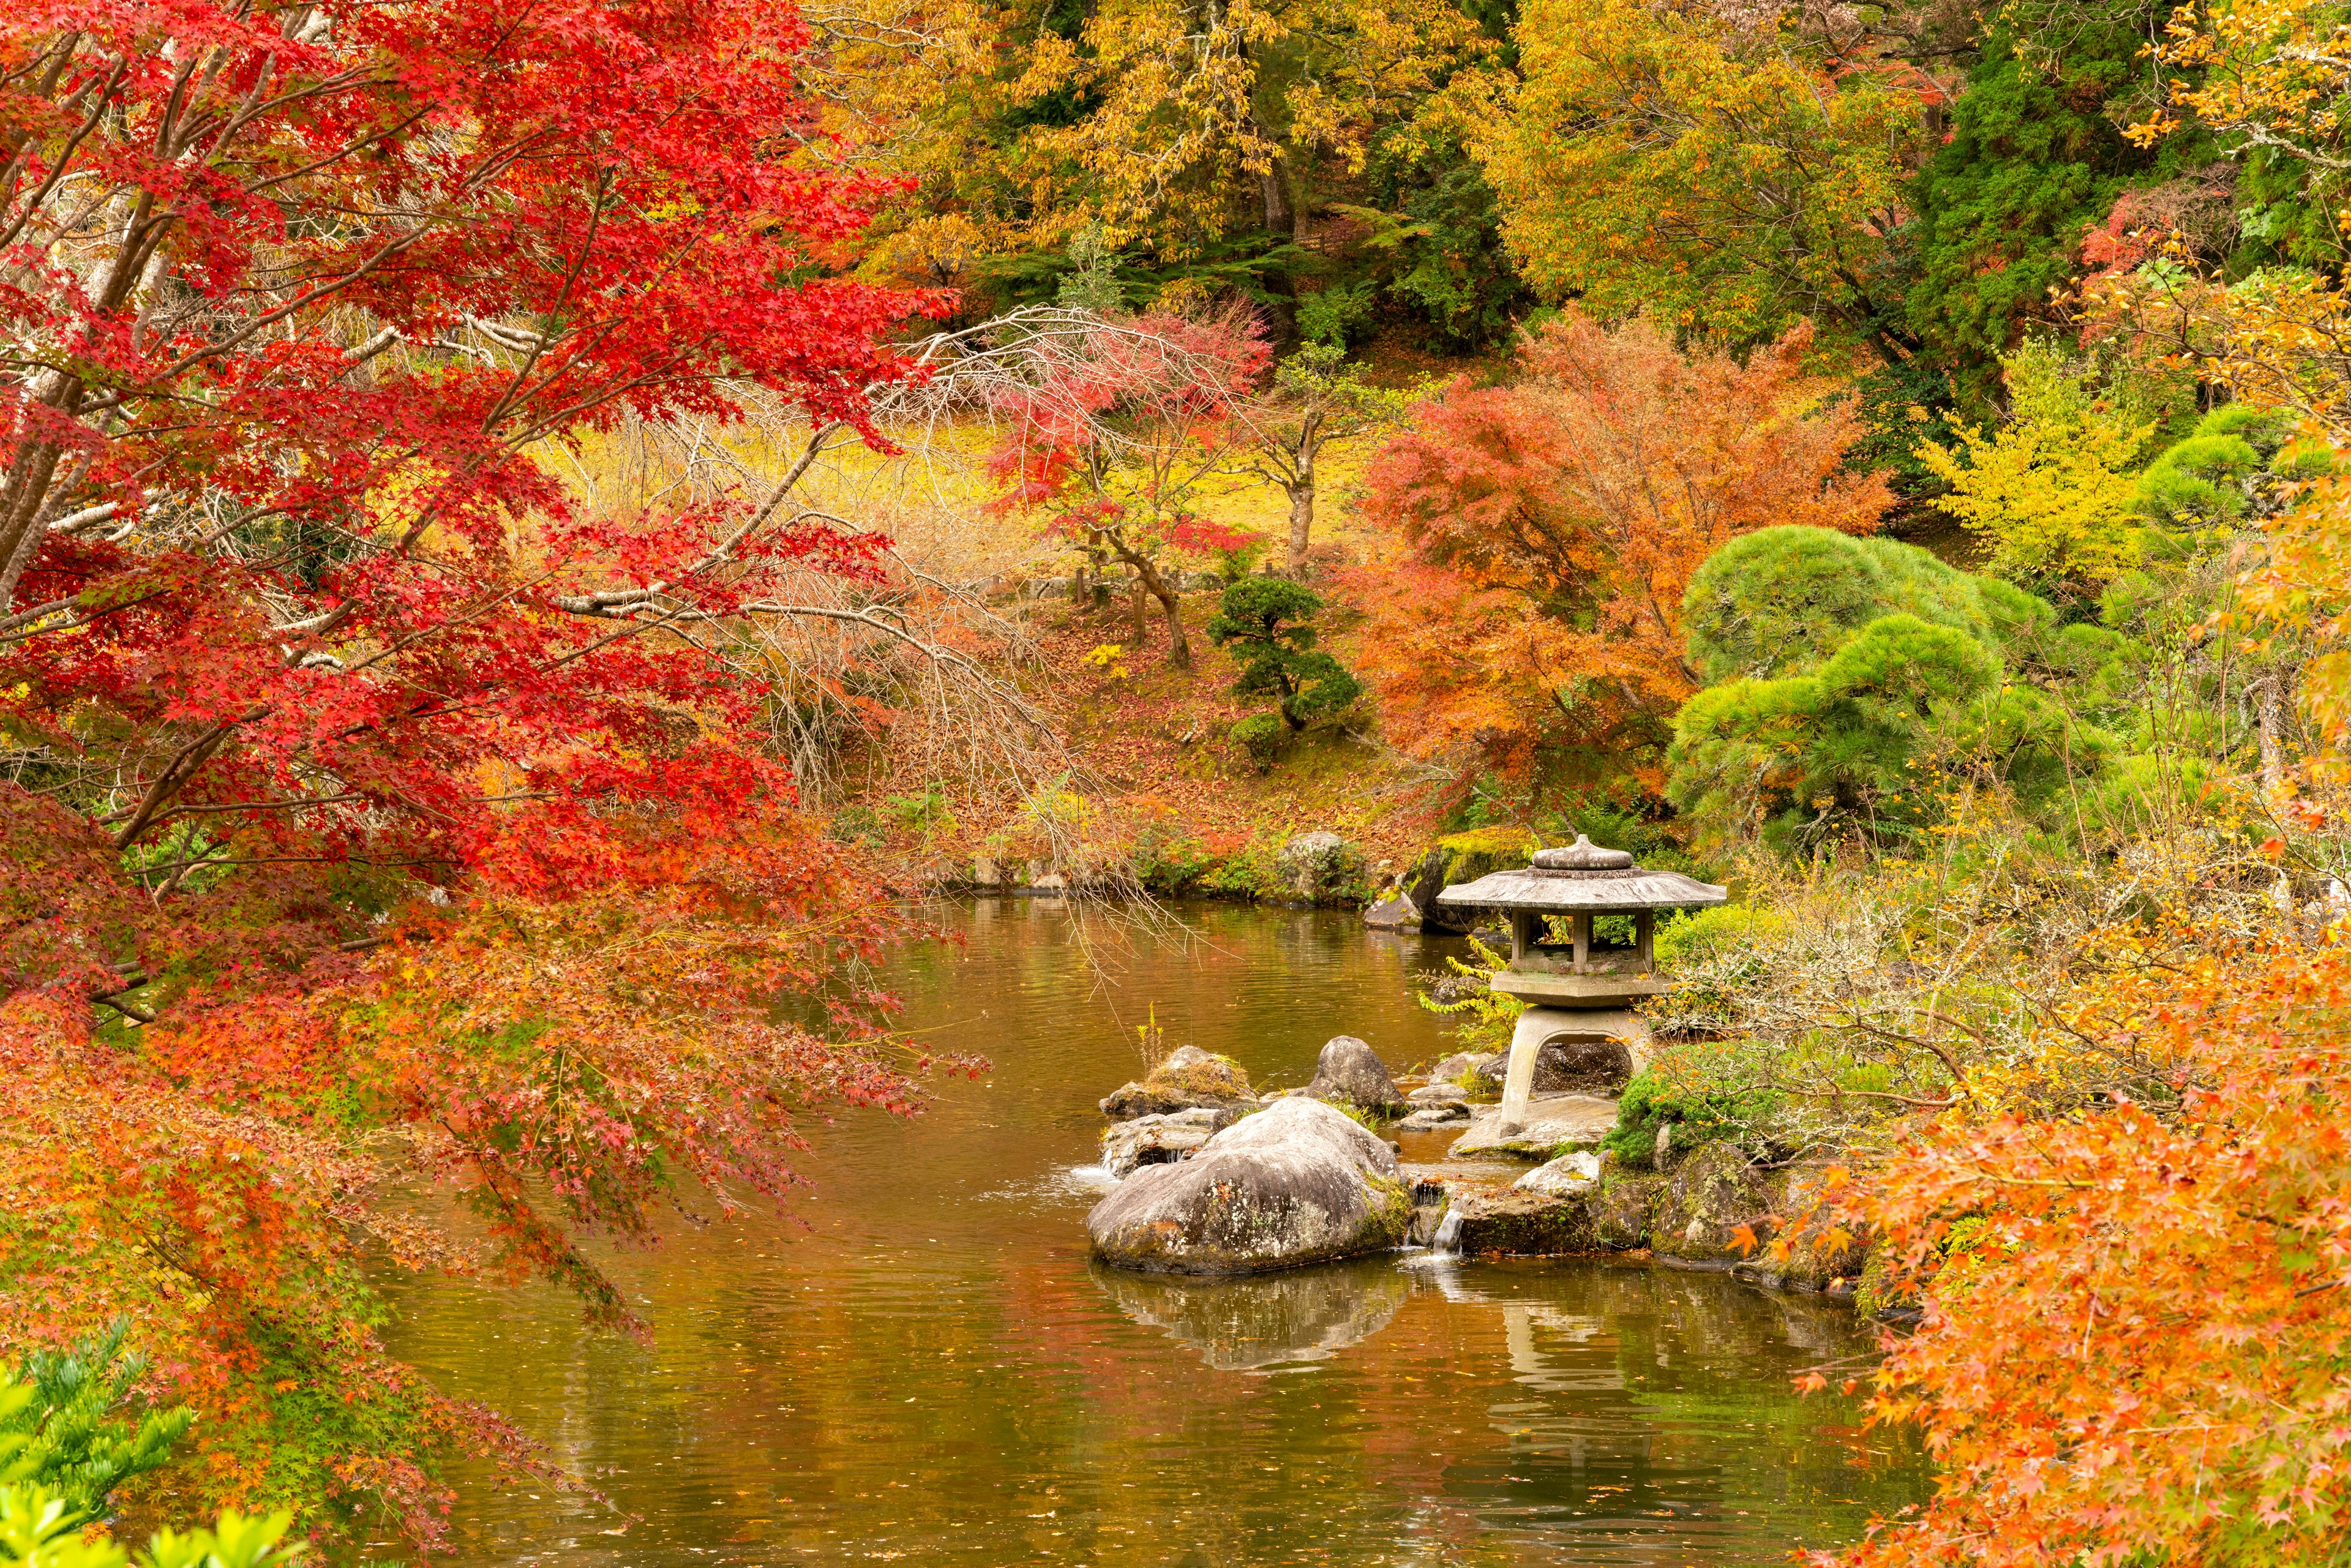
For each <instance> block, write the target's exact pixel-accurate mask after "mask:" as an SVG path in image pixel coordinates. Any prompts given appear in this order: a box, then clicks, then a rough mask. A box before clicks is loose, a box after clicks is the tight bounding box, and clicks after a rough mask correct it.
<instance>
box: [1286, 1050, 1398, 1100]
mask: <svg viewBox="0 0 2351 1568" xmlns="http://www.w3.org/2000/svg"><path fill="white" fill-rule="evenodd" d="M1306 1092H1307V1093H1309V1094H1311V1095H1312V1096H1313V1097H1314V1098H1315V1099H1317V1100H1327V1101H1344V1102H1345V1103H1347V1104H1350V1105H1358V1106H1361V1107H1363V1108H1364V1110H1367V1111H1376V1110H1382V1109H1384V1108H1385V1107H1387V1106H1390V1105H1401V1104H1402V1103H1404V1096H1403V1095H1401V1094H1399V1093H1397V1092H1396V1086H1395V1079H1393V1078H1390V1077H1389V1076H1388V1070H1387V1065H1386V1064H1385V1063H1384V1062H1383V1061H1380V1059H1379V1056H1378V1054H1377V1053H1376V1052H1374V1051H1373V1050H1372V1048H1371V1047H1370V1046H1368V1045H1366V1044H1364V1042H1363V1041H1362V1040H1357V1039H1356V1038H1355V1037H1354V1036H1353V1035H1352V1034H1343V1035H1338V1036H1336V1037H1334V1038H1333V1039H1332V1040H1331V1041H1330V1042H1329V1043H1327V1044H1326V1045H1324V1046H1323V1047H1322V1055H1320V1056H1318V1057H1316V1058H1315V1059H1314V1082H1311V1083H1309V1084H1308V1085H1307V1086H1306Z"/></svg>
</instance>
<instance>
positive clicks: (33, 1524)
mask: <svg viewBox="0 0 2351 1568" xmlns="http://www.w3.org/2000/svg"><path fill="white" fill-rule="evenodd" d="M293 1522H294V1516H293V1515H292V1514H291V1513H288V1512H286V1511H282V1510H281V1511H278V1512H277V1513H273V1514H269V1515H267V1516H266V1517H263V1516H258V1515H256V1516H254V1517H251V1518H248V1517H246V1515H244V1514H241V1513H239V1512H237V1511H236V1510H235V1509H229V1510H227V1511H225V1512H223V1513H222V1514H221V1516H220V1519H219V1520H218V1521H216V1522H215V1523H214V1526H213V1528H212V1529H210V1530H192V1531H187V1532H186V1533H185V1534H182V1533H180V1532H179V1531H172V1530H160V1531H156V1532H155V1536H154V1539H152V1541H150V1542H148V1543H147V1549H146V1550H145V1551H143V1552H140V1553H139V1554H138V1556H137V1557H136V1558H133V1557H132V1556H131V1554H130V1553H129V1552H125V1551H123V1549H122V1548H121V1547H120V1546H118V1545H116V1544H115V1543H114V1542H112V1541H111V1540H109V1539H107V1538H106V1537H105V1536H103V1535H100V1536H98V1537H96V1538H91V1537H89V1536H88V1535H86V1534H85V1533H83V1532H82V1531H79V1530H78V1529H77V1528H76V1523H75V1518H74V1514H73V1511H72V1509H71V1508H70V1507H69V1506H68V1504H67V1501H66V1500H65V1499H64V1498H62V1497H59V1496H57V1494H56V1493H54V1492H52V1491H50V1490H47V1488H44V1487H38V1486H0V1568H127V1565H128V1564H130V1563H133V1562H135V1563H137V1564H138V1565H139V1568H272V1565H273V1564H279V1563H291V1562H292V1561H294V1559H295V1558H296V1557H298V1556H299V1555H300V1554H301V1553H302V1552H303V1551H304V1550H305V1548H304V1545H303V1543H302V1542H298V1541H293V1542H287V1541H286V1539H285V1537H286V1531H287V1527H289V1526H290V1525H291V1524H292V1523H293ZM280 1542H284V1544H282V1545H281V1544H280Z"/></svg>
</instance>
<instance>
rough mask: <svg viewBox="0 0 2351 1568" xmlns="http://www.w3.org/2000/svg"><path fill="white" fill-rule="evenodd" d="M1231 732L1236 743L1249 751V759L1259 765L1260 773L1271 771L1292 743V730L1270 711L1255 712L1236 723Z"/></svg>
mask: <svg viewBox="0 0 2351 1568" xmlns="http://www.w3.org/2000/svg"><path fill="white" fill-rule="evenodd" d="M1229 733H1230V734H1231V736H1232V737H1233V740H1234V743H1235V744H1237V745H1238V746H1239V747H1240V748H1241V749H1242V750H1244V751H1246V752H1248V753H1249V760H1250V761H1251V762H1253V763H1255V764H1256V765H1257V770H1258V771H1259V773H1270V772H1271V771H1272V770H1273V765H1274V764H1275V763H1276V762H1278V761H1280V759H1281V753H1282V751H1283V749H1284V748H1285V747H1288V746H1289V745H1290V731H1289V730H1288V729H1287V728H1286V727H1284V726H1283V725H1282V722H1281V720H1280V719H1279V718H1277V717H1275V716H1273V715H1272V714H1270V713H1253V714H1251V715H1249V717H1247V718H1245V719H1242V720H1241V721H1240V722H1239V723H1238V724H1236V725H1234V726H1233V727H1232V729H1231V730H1230V732H1229Z"/></svg>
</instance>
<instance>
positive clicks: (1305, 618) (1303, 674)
mask: <svg viewBox="0 0 2351 1568" xmlns="http://www.w3.org/2000/svg"><path fill="white" fill-rule="evenodd" d="M1321 613H1322V596H1321V595H1320V594H1317V593H1316V592H1314V591H1312V590H1311V589H1308V588H1301V587H1300V586H1299V585H1298V584H1297V583H1294V582H1290V581H1288V580H1284V579H1281V578H1278V577H1251V578H1246V579H1243V580H1241V581H1239V582H1236V583H1234V584H1233V585H1232V586H1231V587H1230V588H1228V589H1226V590H1225V594H1224V598H1223V599H1222V600H1220V601H1218V602H1217V613H1216V614H1215V616H1214V617H1212V618H1211V619H1210V620H1209V622H1208V624H1207V633H1208V637H1209V640H1210V641H1212V642H1214V643H1218V644H1226V643H1229V644H1231V645H1232V647H1233V653H1234V656H1235V657H1236V658H1238V659H1239V660H1240V662H1241V670H1240V674H1239V675H1238V677H1236V678H1235V680H1234V681H1233V690H1234V691H1236V692H1238V693H1239V694H1240V695H1242V696H1245V697H1250V696H1253V697H1271V698H1272V699H1273V701H1274V705H1275V711H1276V712H1277V713H1278V714H1279V715H1280V720H1281V722H1282V723H1283V724H1284V725H1287V726H1288V727H1290V728H1291V729H1293V730H1300V729H1304V728H1305V727H1307V726H1308V725H1310V724H1311V723H1313V722H1314V721H1315V720H1316V719H1319V718H1328V717H1332V716H1336V715H1338V714H1342V713H1344V712H1345V711H1346V710H1347V709H1348V708H1350V707H1352V706H1354V703H1355V699H1356V698H1357V697H1359V696H1361V695H1363V694H1364V687H1363V683H1361V682H1360V681H1358V680H1356V679H1355V677H1354V676H1353V674H1349V673H1348V671H1347V669H1346V667H1345V666H1344V665H1343V664H1340V663H1339V661H1338V660H1336V659H1334V658H1332V656H1331V655H1330V654H1328V653H1323V652H1322V650H1321V649H1319V648H1317V647H1316V646H1315V645H1314V643H1315V639H1316V637H1317V635H1318V633H1317V632H1316V629H1315V625H1314V618H1315V617H1316V616H1318V615H1320V614H1321ZM1241 722H1242V723H1243V724H1247V723H1249V722H1250V721H1249V720H1248V719H1244V720H1242V721H1241ZM1237 733H1238V731H1237ZM1252 755H1254V753H1252Z"/></svg>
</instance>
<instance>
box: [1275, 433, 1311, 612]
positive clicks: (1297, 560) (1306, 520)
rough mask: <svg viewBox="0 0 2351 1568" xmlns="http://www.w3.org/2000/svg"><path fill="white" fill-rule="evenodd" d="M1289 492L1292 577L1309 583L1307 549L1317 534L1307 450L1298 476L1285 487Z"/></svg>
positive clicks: (1308, 450)
mask: <svg viewBox="0 0 2351 1568" xmlns="http://www.w3.org/2000/svg"><path fill="white" fill-rule="evenodd" d="M1282 488H1283V489H1285V490H1287V491H1289V492H1290V576H1292V577H1294V578H1296V579H1298V580H1300V581H1301V582H1303V581H1304V580H1306V547H1307V545H1308V544H1309V543H1310V542H1311V538H1312V536H1313V533H1314V454H1313V451H1312V450H1311V448H1308V449H1306V450H1304V451H1303V452H1302V453H1301V456H1300V458H1299V463H1298V476H1297V477H1296V478H1294V479H1292V480H1290V483H1289V484H1287V485H1285V486H1282Z"/></svg>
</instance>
